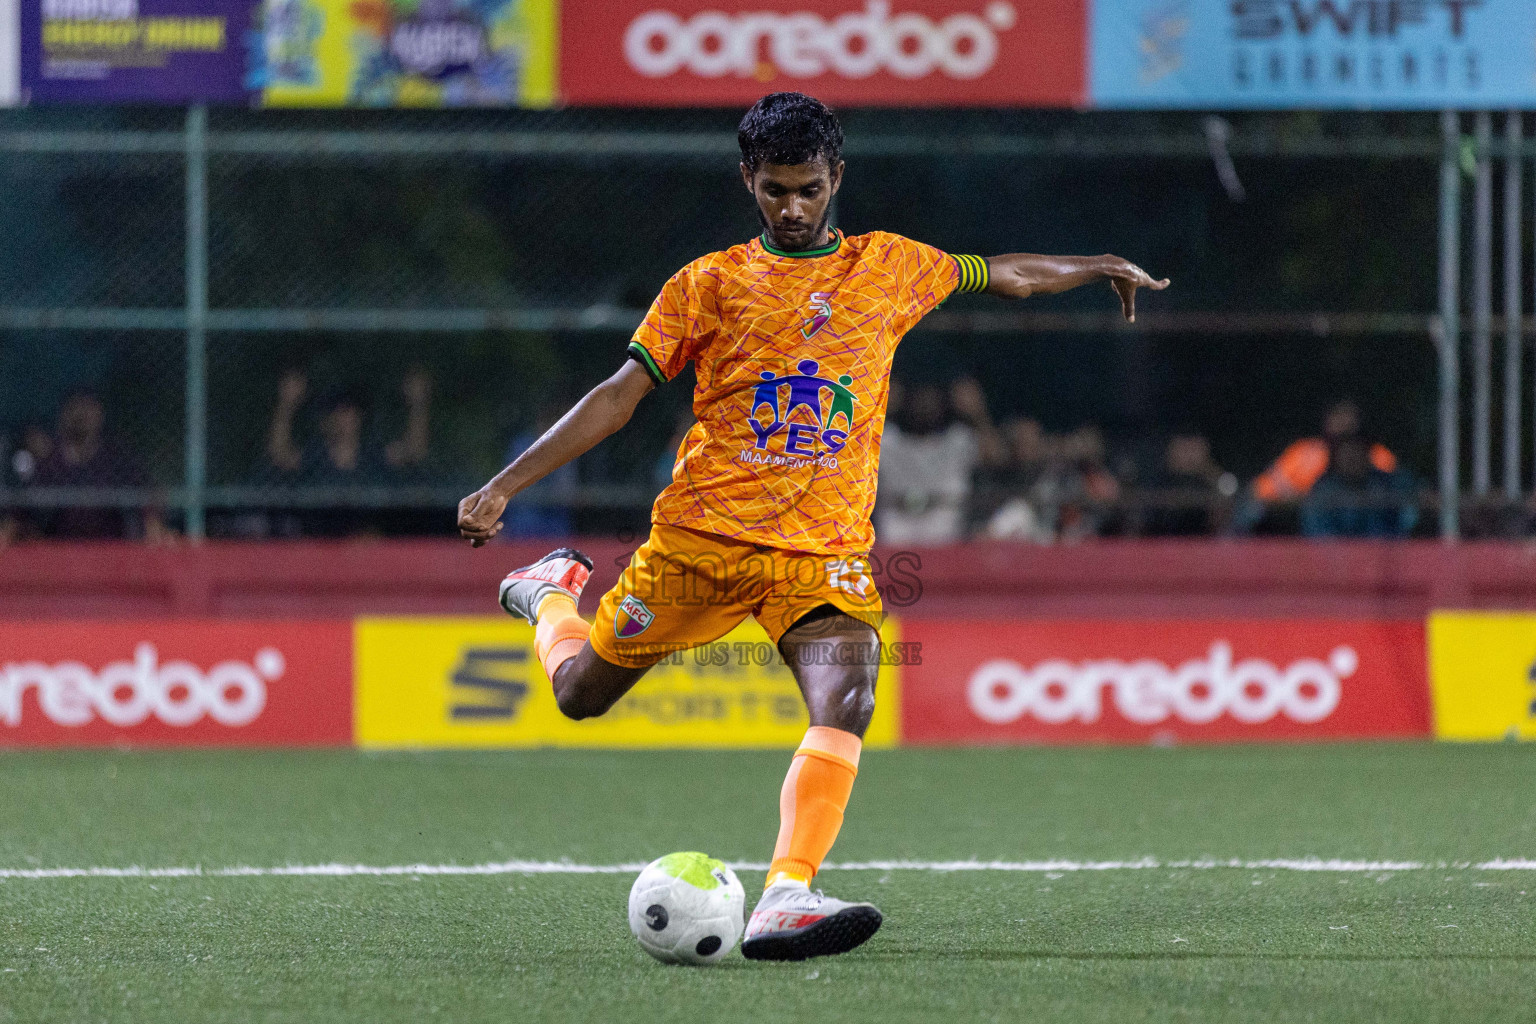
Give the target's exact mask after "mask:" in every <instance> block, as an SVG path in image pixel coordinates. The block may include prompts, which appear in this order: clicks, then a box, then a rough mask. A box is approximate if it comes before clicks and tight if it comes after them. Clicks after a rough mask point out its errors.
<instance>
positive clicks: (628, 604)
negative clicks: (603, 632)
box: [613, 594, 656, 640]
mask: <svg viewBox="0 0 1536 1024" xmlns="http://www.w3.org/2000/svg"><path fill="white" fill-rule="evenodd" d="M655 619H656V613H655V612H653V611H651V610H650V609H649V608H647V607H646V606H645V602H644V601H642V600H640V599H639V598H638V597H636V596H635V595H634V594H629V595H626V596H625V598H624V600H622V601H620V602H619V610H618V611H617V612H615V613H614V615H613V635H614V636H616V637H618V638H619V639H620V640H628V639H629V638H630V637H634V636H639V635H640V634H641V633H644V632H645V631H646V630H647V629H650V628H651V623H652V622H653V621H655Z"/></svg>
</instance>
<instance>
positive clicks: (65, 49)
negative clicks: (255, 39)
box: [0, 0, 251, 103]
mask: <svg viewBox="0 0 1536 1024" xmlns="http://www.w3.org/2000/svg"><path fill="white" fill-rule="evenodd" d="M3 10H4V0H0V11H3ZM250 23H251V2H250V0H23V2H22V4H21V85H22V89H23V91H24V92H25V93H26V94H27V97H28V99H29V101H30V102H33V103H244V102H245V100H246V92H245V87H244V85H243V84H242V78H243V76H244V72H245V45H244V35H245V32H246V30H247V29H248V28H249V27H250ZM3 67H4V57H3V56H0V68H3Z"/></svg>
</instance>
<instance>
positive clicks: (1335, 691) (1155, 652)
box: [901, 619, 1430, 744]
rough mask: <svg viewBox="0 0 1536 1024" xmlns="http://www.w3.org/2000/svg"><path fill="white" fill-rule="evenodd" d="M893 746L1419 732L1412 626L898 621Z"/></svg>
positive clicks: (1423, 701) (1423, 678) (1424, 687)
mask: <svg viewBox="0 0 1536 1024" xmlns="http://www.w3.org/2000/svg"><path fill="white" fill-rule="evenodd" d="M902 637H903V639H904V640H906V641H908V642H909V643H911V642H916V643H917V644H919V645H920V647H919V648H918V651H919V656H920V659H921V663H920V664H911V665H909V666H908V667H907V668H905V669H904V674H903V677H902V690H901V704H902V708H901V729H902V739H903V742H905V743H913V744H947V743H1148V742H1178V743H1188V742H1196V743H1198V742H1231V741H1244V740H1316V739H1346V738H1360V737H1406V736H1427V735H1429V731H1430V711H1429V683H1428V676H1427V672H1426V668H1425V656H1424V625H1423V624H1422V623H1420V622H1383V621H1337V620H1313V621H1226V622H1224V621H1209V622H1199V621H1168V622H1151V621H1115V622H1084V621H1081V620H1077V621H1038V622H1024V621H1018V620H1011V621H997V622H974V621H936V620H927V621H924V620H921V619H905V620H903V623H902Z"/></svg>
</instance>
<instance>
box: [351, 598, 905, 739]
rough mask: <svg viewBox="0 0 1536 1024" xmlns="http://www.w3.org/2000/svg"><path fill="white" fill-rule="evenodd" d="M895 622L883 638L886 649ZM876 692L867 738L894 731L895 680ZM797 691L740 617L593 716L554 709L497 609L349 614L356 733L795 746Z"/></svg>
mask: <svg viewBox="0 0 1536 1024" xmlns="http://www.w3.org/2000/svg"><path fill="white" fill-rule="evenodd" d="M895 629H896V627H895V624H894V623H887V625H886V628H885V631H884V636H883V638H884V639H885V640H886V641H887V647H886V649H887V650H889V649H891V646H890V644H891V641H892V638H893V637H894V636H895ZM879 685H880V687H881V693H882V697H889V699H887V700H884V701H883V702H882V703H881V705H880V706H878V707H877V710H876V713H875V718H874V721H872V722H871V723H870V727H869V731H868V732H867V733H866V734H865V737H864V740H865V745H866V746H870V747H889V746H893V745H895V742H896V739H897V733H898V730H897V711H898V703H899V702H898V701H897V699H896V693H897V692H898V689H899V687H898V685H897V681H896V675H895V670H894V667H887V666H882V668H881V671H880V683H879ZM808 724H809V721H808V719H807V715H806V710H805V702H804V701H803V700H802V699H801V697H800V691H799V689H798V688H797V687H796V686H795V680H794V677H793V676H792V675H791V674H790V671H789V669H788V668H787V667H786V666H785V665H784V664H783V662H782V661H781V660H780V659H779V657H778V654H777V652H776V651H775V649H774V647H773V645H772V644H771V643H769V642H768V638H767V636H766V635H765V634H764V633H763V631H762V630H761V629H760V628H758V626H757V625H756V624H754V623H745V624H743V625H742V626H740V627H738V628H737V629H735V630H733V631H732V632H730V633H728V634H726V635H725V636H723V637H721V638H720V639H719V640H718V641H715V642H714V643H710V644H704V645H702V646H700V647H696V648H693V649H691V650H686V651H678V652H676V653H675V654H669V655H668V656H667V657H666V658H665V659H663V661H662V662H661V663H660V664H658V665H657V666H655V667H654V668H652V669H651V670H650V671H649V672H647V673H646V675H645V677H644V678H643V679H641V680H640V682H639V683H638V684H637V685H636V686H635V688H634V689H633V690H631V691H630V692H629V693H628V694H626V695H625V696H624V697H622V698H620V700H619V702H618V703H617V704H616V705H614V707H613V708H612V709H611V710H610V711H609V712H608V713H607V714H605V715H603V716H602V717H600V718H591V719H586V720H584V721H580V722H574V721H571V720H570V719H569V718H566V717H565V715H563V714H562V713H561V712H560V708H559V707H558V706H557V705H556V703H555V697H554V691H553V689H552V688H551V687H550V684H549V680H548V679H547V678H546V677H545V675H544V669H543V667H542V666H541V665H540V664H539V661H538V658H536V657H535V656H534V653H533V629H532V627H530V626H528V625H526V624H523V623H519V622H513V621H512V620H510V619H508V618H507V617H506V616H500V617H491V618H479V617H462V618H461V617H450V618H416V617H412V618H364V619H359V620H358V621H357V744H358V746H360V747H365V748H433V747H544V746H559V747H660V748H666V747H678V748H682V747H794V746H795V745H796V744H797V743H799V742H800V738H801V737H802V736H804V735H805V730H806V726H807V725H808Z"/></svg>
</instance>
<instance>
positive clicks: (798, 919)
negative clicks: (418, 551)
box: [458, 93, 1168, 960]
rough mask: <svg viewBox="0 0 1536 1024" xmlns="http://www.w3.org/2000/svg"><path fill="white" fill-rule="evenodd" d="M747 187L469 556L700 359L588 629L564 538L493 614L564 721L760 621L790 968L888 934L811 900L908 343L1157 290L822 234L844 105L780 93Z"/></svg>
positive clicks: (518, 465) (771, 928)
mask: <svg viewBox="0 0 1536 1024" xmlns="http://www.w3.org/2000/svg"><path fill="white" fill-rule="evenodd" d="M737 137H738V140H739V142H740V144H741V178H742V182H743V183H744V184H745V185H746V188H747V190H748V191H749V192H751V193H752V196H753V198H754V199H755V200H756V201H757V207H758V210H759V212H760V214H761V219H762V224H763V233H762V235H761V236H760V237H759V238H755V239H753V240H752V241H750V242H747V243H745V244H743V245H737V246H734V247H732V248H730V249H727V250H726V251H724V252H716V253H711V254H710V255H708V256H704V257H702V258H700V259H697V260H695V261H694V262H692V263H690V264H689V265H688V266H686V267H684V268H683V269H682V270H680V271H678V273H677V274H676V275H675V276H674V277H673V278H672V279H671V280H669V281H668V282H667V283H666V285H665V286H664V287H663V288H662V291H661V295H660V296H659V297H658V298H657V299H656V301H655V302H654V303H653V304H652V306H651V309H650V312H649V313H647V314H646V317H645V322H644V323H642V324H641V325H640V328H639V329H638V330H637V331H636V332H635V335H634V339H633V340H632V341H631V342H630V343H629V349H628V359H627V360H626V361H625V363H624V365H623V366H622V367H621V368H620V369H619V371H618V372H617V373H615V374H614V375H613V376H612V377H610V378H608V379H607V380H606V381H604V382H603V383H601V384H599V385H598V386H597V387H595V388H593V389H592V391H591V392H589V393H588V394H587V395H586V397H584V398H583V399H582V400H581V401H579V402H578V403H576V405H575V407H574V408H572V409H571V411H570V412H568V413H566V415H565V416H564V417H563V418H562V419H561V420H560V421H559V422H558V423H556V424H555V425H554V426H553V427H551V428H550V429H549V431H548V432H546V433H545V434H544V435H543V436H542V437H541V438H540V439H539V440H538V441H537V442H536V443H535V444H534V445H533V446H532V447H530V448H528V449H527V450H526V451H525V452H523V454H522V455H520V456H519V457H518V458H517V460H516V461H514V462H513V463H512V464H511V465H510V466H508V467H507V468H506V469H504V470H502V471H501V472H500V473H499V474H497V475H496V477H495V478H494V479H492V480H491V481H490V482H489V483H487V484H486V485H485V486H484V487H482V488H480V490H478V491H476V492H475V493H474V494H471V495H470V496H468V497H467V498H465V499H464V500H463V502H461V503H460V505H459V520H458V522H459V530H460V533H461V534H462V535H463V536H464V537H466V538H468V539H469V540H470V542H471V543H473V544H474V545H475V546H477V547H478V546H480V545H482V544H484V543H485V542H486V541H488V540H490V539H491V538H492V537H493V536H495V535H496V533H497V531H498V530H499V529H500V527H501V523H500V521H499V520H500V518H501V514H502V511H503V510H504V509H505V508H506V505H507V501H508V499H510V498H511V497H513V496H514V495H516V494H517V493H518V492H519V491H522V490H524V489H526V488H528V487H529V486H531V485H533V484H534V483H536V482H537V481H538V480H539V479H541V478H542V477H544V476H546V475H548V474H549V473H551V472H553V471H554V470H556V469H558V468H559V467H561V466H563V465H565V464H566V463H568V462H570V461H571V460H572V459H574V458H576V457H577V456H579V455H581V454H582V453H583V452H585V451H587V450H588V449H590V448H591V447H593V446H594V445H596V444H597V443H598V442H599V441H601V440H603V439H604V438H606V437H607V436H609V435H610V434H612V433H613V432H614V431H616V430H618V429H619V428H620V427H622V426H623V425H624V424H625V423H626V422H628V420H629V418H630V416H631V415H632V414H633V412H634V409H635V406H636V404H637V403H639V401H640V399H642V398H643V397H645V395H646V393H647V392H649V391H650V390H651V389H652V388H655V387H660V386H662V385H664V384H666V383H667V382H668V381H669V380H671V379H672V378H673V377H675V376H677V374H678V373H679V371H681V370H682V369H683V367H684V366H685V365H686V364H687V363H688V362H690V361H692V362H693V364H694V369H695V372H696V374H697V384H696V386H695V388H694V395H693V411H694V414H695V416H696V417H697V422H696V423H695V424H694V426H693V428H692V429H691V430H690V431H689V432H688V434H687V435H686V436H685V437H684V439H683V442H682V445H681V446H680V447H679V449H678V453H677V461H676V463H675V465H674V468H673V471H672V482H671V483H670V484H669V485H668V486H667V487H666V489H664V490H663V491H662V492H661V494H660V496H659V497H657V499H656V504H655V506H654V508H653V510H652V515H651V519H652V529H651V534H650V537H649V538H648V539H647V540H646V542H645V543H644V544H643V545H641V547H640V549H639V550H638V551H636V552H635V555H634V558H633V559H632V560H631V562H630V564H629V566H628V568H627V569H625V571H624V573H623V574H622V576H621V577H620V579H619V582H618V584H617V585H616V586H615V587H614V588H613V589H612V590H611V591H609V592H608V593H607V594H606V595H605V596H604V597H603V599H602V602H601V603H600V604H599V606H598V609H597V616H596V620H595V621H594V622H593V623H592V624H590V625H589V624H588V623H587V622H586V621H585V620H583V619H582V618H581V617H580V616H579V615H578V614H577V612H576V604H577V601H578V600H579V599H580V597H581V591H582V588H583V586H584V585H585V584H586V582H587V578H588V576H589V574H590V572H591V569H592V562H591V561H590V560H589V559H588V558H587V557H586V556H585V555H583V554H582V553H581V552H579V551H576V550H573V549H571V548H561V549H559V550H557V551H553V552H551V553H550V554H548V555H546V556H544V558H542V559H540V560H539V561H538V562H535V563H534V564H533V565H530V566H527V567H525V568H522V569H519V570H517V571H515V572H513V573H511V574H510V575H508V576H507V577H506V579H505V580H503V581H502V584H501V605H502V607H503V608H504V609H506V611H507V612H508V613H510V614H512V615H517V616H521V617H523V618H526V619H528V620H529V621H530V622H532V623H534V624H535V626H536V627H537V629H536V633H535V645H534V650H535V653H536V654H537V656H538V657H539V659H540V660H541V661H542V662H543V665H544V670H545V671H546V672H547V673H548V674H549V678H550V681H551V683H552V684H553V685H554V691H555V698H556V700H557V701H558V702H559V705H560V709H561V710H562V711H563V712H565V714H567V715H569V716H570V717H572V718H576V719H580V718H587V717H590V716H594V715H601V714H603V713H604V712H606V711H607V710H608V709H609V708H611V707H613V705H614V704H615V703H616V702H617V701H618V700H619V698H620V697H622V696H623V695H624V694H625V693H626V692H628V691H629V689H630V687H632V686H634V685H635V683H636V681H637V680H639V678H640V677H641V676H642V675H644V674H645V672H646V670H647V669H648V668H649V667H650V666H651V665H654V664H655V663H656V662H658V661H660V660H661V659H662V658H663V657H665V656H666V655H668V654H670V653H671V652H673V651H676V650H680V649H682V648H685V647H690V646H694V645H698V644H703V643H708V642H711V641H714V640H716V639H718V638H719V637H721V636H723V635H725V633H727V632H728V631H730V630H731V629H732V628H733V627H735V626H736V625H737V624H738V623H740V622H741V621H742V620H743V619H745V618H746V617H747V616H748V615H752V616H753V617H755V618H756V619H757V621H758V622H759V623H760V624H761V625H762V627H763V629H764V630H765V631H766V632H767V633H768V636H769V637H770V638H771V639H772V640H773V642H774V643H775V644H776V645H777V646H778V650H779V651H780V653H781V654H782V655H783V657H784V659H785V661H786V663H787V664H788V665H789V667H790V669H791V671H792V672H793V673H794V676H795V680H796V682H797V683H798V684H799V687H800V692H801V693H802V695H803V696H804V698H805V703H806V707H807V709H808V710H809V712H810V728H809V729H808V730H807V732H806V734H805V738H804V739H803V740H802V741H801V744H800V747H799V749H798V750H797V751H796V752H795V755H794V758H793V759H792V760H791V762H790V766H789V774H788V775H787V776H786V778H785V779H784V786H783V789H782V791H781V792H780V795H779V812H780V823H779V834H778V842H777V843H776V845H775V846H774V851H773V861H772V864H771V865H770V867H769V871H768V880H767V882H768V884H767V887H766V890H765V892H764V893H763V896H762V899H761V900H760V901H759V903H758V904H757V908H756V909H755V910H754V911H753V913H752V917H751V919H750V920H749V922H748V924H747V930H746V935H745V938H744V939H743V942H742V953H743V954H744V955H746V956H747V957H749V958H752V959H762V960H799V959H804V958H806V957H813V956H824V955H826V954H830V953H842V952H846V951H847V950H850V949H853V948H854V947H855V946H858V945H859V944H860V943H862V942H864V941H865V940H866V939H868V938H869V937H870V936H871V935H873V934H874V933H875V931H876V929H878V928H879V927H880V922H881V917H880V912H879V911H878V910H876V909H875V908H874V907H873V906H871V905H870V904H868V903H845V902H843V901H841V900H837V899H833V898H831V897H827V896H823V895H822V894H821V893H820V892H812V891H811V889H810V885H809V883H810V881H811V879H812V878H814V877H815V875H816V872H817V870H818V869H819V868H820V866H821V863H822V860H823V859H824V858H825V857H826V855H827V853H828V851H829V850H831V848H832V843H833V841H834V840H835V839H836V838H837V833H838V830H839V828H840V827H841V826H842V822H843V809H844V808H845V807H846V806H847V804H848V797H849V794H850V793H851V792H852V790H853V781H854V777H855V775H856V774H857V772H858V767H859V751H860V748H861V745H862V737H863V735H864V730H865V728H866V727H867V726H868V725H869V720H870V715H871V712H872V711H873V709H874V704H875V676H876V671H877V668H878V662H879V646H880V645H879V637H878V634H877V632H876V630H877V628H878V626H879V624H880V621H881V618H882V613H881V605H880V595H879V594H878V593H877V592H876V590H875V586H874V583H873V581H872V580H871V579H870V577H869V575H868V572H869V565H868V561H867V555H868V552H869V549H870V546H871V544H872V543H873V541H874V530H873V528H872V527H871V525H870V511H871V508H872V506H873V505H874V501H875V477H876V469H877V467H878V464H879V453H880V433H881V429H882V427H883V425H884V421H885V403H886V395H887V389H888V387H889V378H890V371H891V358H892V356H893V355H894V354H895V351H896V344H897V342H899V341H900V340H901V338H902V336H903V335H905V334H906V333H907V331H908V330H910V329H911V328H912V327H913V325H915V324H916V323H917V322H918V321H919V320H920V319H922V317H923V315H924V314H925V313H927V312H928V311H929V310H931V309H933V308H934V307H935V306H937V305H939V303H941V302H943V301H944V300H945V299H946V298H948V297H949V296H950V295H951V294H952V293H954V292H957V291H959V292H988V293H990V294H993V295H1000V296H1003V297H1005V298H1015V299H1022V298H1027V297H1028V296H1031V295H1037V294H1052V293H1055V292H1062V291H1066V290H1067V289H1069V288H1076V287H1077V286H1079V285H1084V284H1089V283H1091V282H1094V281H1108V282H1109V283H1110V284H1111V285H1112V286H1113V287H1114V290H1115V291H1116V292H1117V293H1118V295H1119V298H1120V302H1121V307H1122V309H1123V311H1124V314H1125V317H1126V319H1128V320H1134V319H1135V302H1136V290H1137V289H1138V288H1152V289H1162V288H1165V287H1167V285H1168V282H1167V281H1166V280H1162V281H1157V280H1153V279H1152V278H1151V277H1149V276H1148V275H1147V274H1146V273H1145V272H1144V271H1142V270H1141V269H1140V268H1139V267H1137V266H1135V265H1133V264H1131V263H1130V262H1128V261H1126V260H1123V259H1121V258H1119V257H1117V256H1036V255H1027V254H1014V255H1007V256H993V257H990V258H982V257H980V256H971V255H949V254H947V253H944V252H941V251H939V250H938V249H935V248H933V247H932V246H928V245H924V244H922V243H920V242H914V241H912V240H910V239H907V238H903V237H901V236H899V235H893V234H889V233H887V232H883V231H874V232H870V233H869V234H867V235H859V236H857V237H854V238H848V237H846V236H844V235H843V233H842V232H840V231H837V230H835V229H833V228H831V227H830V226H829V224H828V218H829V211H830V204H831V201H832V197H833V196H834V195H836V194H837V190H838V188H839V187H840V186H841V185H842V182H843V166H844V165H843V160H842V147H843V132H842V128H841V127H840V126H839V125H838V122H837V119H836V117H834V116H833V114H832V111H830V110H828V109H827V108H826V107H825V106H823V105H822V104H821V103H820V102H819V101H817V100H815V99H812V98H811V97H809V96H805V95H802V94H800V93H774V94H773V95H770V96H765V97H764V98H763V99H761V100H759V101H758V102H757V104H756V105H754V106H753V107H752V109H751V110H749V111H747V114H746V116H745V117H744V118H742V121H741V126H740V128H739V130H738V132H737Z"/></svg>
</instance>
